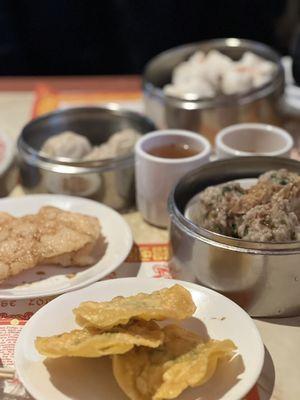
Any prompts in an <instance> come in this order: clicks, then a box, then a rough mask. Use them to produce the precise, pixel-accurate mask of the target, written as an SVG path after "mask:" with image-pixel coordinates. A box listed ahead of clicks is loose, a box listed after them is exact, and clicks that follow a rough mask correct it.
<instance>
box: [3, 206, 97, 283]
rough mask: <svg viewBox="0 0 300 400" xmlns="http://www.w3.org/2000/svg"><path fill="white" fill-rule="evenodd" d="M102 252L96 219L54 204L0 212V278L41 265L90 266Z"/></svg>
mask: <svg viewBox="0 0 300 400" xmlns="http://www.w3.org/2000/svg"><path fill="white" fill-rule="evenodd" d="M104 251H105V239H104V237H103V236H102V235H101V228H100V224H99V221H98V219H97V218H94V217H90V216H88V215H83V214H79V213H74V212H70V211H64V210H61V209H59V208H55V207H43V208H41V209H40V211H39V212H38V213H37V214H34V215H26V216H23V217H20V218H15V217H12V216H9V214H5V213H1V215H0V281H1V280H3V279H6V278H7V277H9V276H11V275H16V274H18V273H19V272H21V271H22V270H26V269H29V268H33V267H35V266H36V265H41V264H59V265H63V266H69V265H76V266H87V265H92V264H94V263H95V262H96V261H97V260H98V259H99V258H100V256H101V255H103V253H104Z"/></svg>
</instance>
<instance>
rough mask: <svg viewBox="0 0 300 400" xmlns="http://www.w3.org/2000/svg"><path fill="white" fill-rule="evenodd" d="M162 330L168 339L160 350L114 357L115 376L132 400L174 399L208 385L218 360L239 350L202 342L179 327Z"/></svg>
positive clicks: (227, 343) (225, 343)
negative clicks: (183, 393)
mask: <svg viewBox="0 0 300 400" xmlns="http://www.w3.org/2000/svg"><path fill="white" fill-rule="evenodd" d="M163 331H164V334H165V340H164V343H163V345H161V346H160V347H158V348H156V349H149V348H145V347H139V348H134V349H132V350H131V351H129V352H127V353H126V354H122V355H114V356H113V373H114V376H115V378H116V380H117V382H118V384H119V386H120V387H121V388H122V390H123V391H124V392H125V393H126V395H127V396H128V397H129V398H130V399H131V400H162V399H174V398H175V397H177V396H179V395H180V393H181V392H183V391H184V390H185V389H186V388H187V387H189V386H191V387H195V386H200V385H202V384H204V383H205V382H207V381H208V380H209V379H210V378H211V377H212V375H213V374H214V372H215V370H216V368H217V363H218V360H219V359H222V358H225V357H228V356H231V355H232V354H233V351H234V350H235V349H236V347H235V345H234V344H233V342H232V341H231V340H223V341H218V340H209V341H208V342H203V341H202V339H201V338H200V337H199V336H198V335H196V334H195V333H193V332H189V331H186V330H185V329H183V328H181V327H179V326H176V325H169V326H167V327H165V328H164V329H163Z"/></svg>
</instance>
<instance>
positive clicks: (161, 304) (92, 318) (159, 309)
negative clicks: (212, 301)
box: [73, 285, 196, 330]
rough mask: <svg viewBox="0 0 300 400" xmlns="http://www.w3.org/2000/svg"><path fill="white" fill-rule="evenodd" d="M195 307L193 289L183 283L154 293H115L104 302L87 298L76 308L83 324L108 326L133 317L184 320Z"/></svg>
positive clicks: (192, 312) (77, 317)
mask: <svg viewBox="0 0 300 400" xmlns="http://www.w3.org/2000/svg"><path fill="white" fill-rule="evenodd" d="M195 310H196V306H195V304H194V302H193V299H192V296H191V294H190V292H189V291H188V290H187V289H185V288H184V287H182V286H180V285H174V286H172V287H170V288H166V289H162V290H158V291H155V292H153V293H151V294H145V293H139V294H137V295H135V296H130V297H115V298H114V299H112V300H111V301H108V302H101V303H98V302H92V301H88V302H84V303H81V304H80V306H79V307H78V308H75V309H74V310H73V311H74V313H75V315H76V322H77V323H78V324H79V325H80V326H82V327H96V328H99V329H104V330H108V329H110V328H112V327H113V326H116V325H120V324H127V323H128V322H129V321H130V320H131V319H137V320H144V321H150V320H152V319H154V320H158V321H160V320H164V319H167V318H173V319H176V320H182V319H185V318H188V317H191V316H192V315H193V314H194V312H195Z"/></svg>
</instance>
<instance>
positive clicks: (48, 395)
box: [15, 278, 264, 400]
mask: <svg viewBox="0 0 300 400" xmlns="http://www.w3.org/2000/svg"><path fill="white" fill-rule="evenodd" d="M175 283H180V284H181V285H183V286H184V287H186V288H187V289H188V290H189V291H190V292H191V294H192V296H193V300H194V302H195V304H196V305H197V311H196V312H195V314H194V318H190V319H188V320H187V321H185V322H184V323H183V325H184V326H186V327H188V328H189V329H192V330H194V331H196V332H199V333H200V334H201V335H203V336H206V335H209V336H210V337H211V338H214V339H227V338H229V339H232V340H233V341H234V343H235V344H236V345H237V347H238V351H239V356H236V357H235V358H234V359H233V360H232V361H231V363H230V364H226V365H225V364H223V365H222V364H220V365H219V366H218V369H217V371H216V373H215V375H214V376H213V378H212V379H211V380H210V381H209V382H208V383H207V384H205V385H204V386H203V387H201V388H194V389H187V390H186V391H185V392H184V393H183V394H182V395H181V396H180V397H178V399H180V400H196V399H197V400H204V399H205V400H217V399H218V400H239V399H241V398H243V396H244V395H246V394H247V393H248V392H249V390H250V389H251V388H252V386H253V385H254V384H255V382H256V381H257V379H258V377H259V375H260V372H261V369H262V365H263V360H264V346H263V343H262V340H261V337H260V335H259V333H258V330H257V328H256V326H255V325H254V322H253V321H252V320H251V318H250V317H249V316H248V314H246V312H245V311H243V310H242V309H241V308H240V307H239V306H237V305H236V304H235V303H233V302H232V301H231V300H229V299H227V298H226V297H224V296H222V295H220V294H218V293H217V292H214V291H212V290H210V289H206V288H203V287H201V286H199V285H196V284H192V283H188V282H182V281H175V280H169V279H140V278H123V279H114V280H107V281H102V282H97V283H95V284H94V285H92V286H90V287H87V288H84V289H82V290H79V291H76V292H72V293H68V294H65V295H63V296H60V297H58V298H57V299H55V300H53V301H51V302H50V303H48V304H47V305H46V306H44V307H43V308H41V309H40V310H39V311H38V312H37V313H36V314H35V315H34V316H33V317H32V318H31V319H30V320H29V321H28V323H27V324H26V325H25V327H24V328H23V330H22V331H21V334H20V336H19V339H18V341H17V345H16V351H15V366H16V370H17V373H18V376H19V378H20V380H21V381H22V383H23V384H24V386H25V387H26V389H27V390H28V391H29V393H30V394H31V395H32V396H33V397H34V398H35V399H37V400H71V399H72V400H75V399H76V400H96V399H109V400H125V399H126V396H125V395H124V394H123V393H122V392H121V390H120V389H119V387H118V385H117V383H116V382H115V380H114V378H113V375H112V370H111V361H110V359H109V357H102V358H96V359H84V358H75V357H73V358H60V359H54V360H46V361H45V359H44V358H43V357H42V356H40V355H39V354H38V353H37V351H36V350H35V347H34V340H35V338H36V337H37V336H49V335H54V334H58V333H61V332H64V331H69V330H71V329H74V328H75V327H76V324H75V322H74V315H73V313H72V309H73V308H75V307H77V306H78V305H79V303H81V302H82V301H87V300H92V301H107V300H110V299H112V298H113V297H115V296H120V295H122V296H129V295H133V294H136V293H139V292H147V293H150V292H152V291H154V290H159V289H162V288H164V287H169V286H172V285H174V284H175Z"/></svg>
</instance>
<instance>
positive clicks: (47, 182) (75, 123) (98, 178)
mask: <svg viewBox="0 0 300 400" xmlns="http://www.w3.org/2000/svg"><path fill="white" fill-rule="evenodd" d="M126 128H133V129H136V130H137V131H138V132H140V133H142V134H144V133H147V132H150V131H153V130H155V126H154V125H153V123H152V122H151V121H150V120H149V119H148V118H146V117H144V116H142V115H140V114H138V113H135V112H131V111H127V110H124V109H122V108H121V107H120V106H118V105H117V104H108V105H106V106H102V107H81V108H73V109H66V110H60V111H55V112H53V113H50V114H47V115H44V116H42V117H39V118H37V119H35V120H33V121H31V122H29V123H28V124H27V125H26V126H25V127H24V129H23V131H22V132H21V135H20V138H19V141H18V151H19V156H18V159H19V166H20V174H21V180H22V184H23V186H24V188H25V190H26V192H29V193H58V194H69V195H77V196H83V197H88V198H92V199H94V200H97V201H101V202H102V203H105V204H107V205H108V206H110V207H113V208H115V209H118V210H124V209H127V208H129V207H131V206H132V205H133V203H134V197H135V195H134V154H133V151H132V153H131V154H129V155H126V156H122V157H117V158H114V159H107V160H98V161H97V160H96V161H94V160H92V161H74V160H73V161H72V160H68V159H53V158H48V157H46V156H43V155H42V154H41V153H40V148H41V147H42V145H43V143H44V142H45V140H47V139H48V138H49V137H51V136H54V135H56V134H58V133H60V132H63V131H66V130H70V131H74V132H76V133H79V134H81V135H84V136H86V137H87V138H88V139H89V140H90V142H91V143H92V144H95V145H97V144H100V143H103V142H105V141H107V140H108V139H109V137H110V136H111V135H112V134H113V133H115V132H117V131H119V130H122V129H126Z"/></svg>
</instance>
